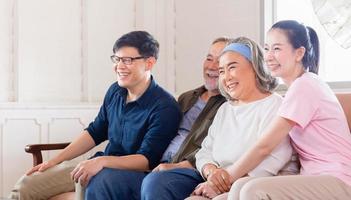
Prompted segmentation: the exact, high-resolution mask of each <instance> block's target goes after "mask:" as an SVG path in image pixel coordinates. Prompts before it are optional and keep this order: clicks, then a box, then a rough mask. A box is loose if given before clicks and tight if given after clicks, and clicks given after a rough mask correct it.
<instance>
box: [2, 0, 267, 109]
mask: <svg viewBox="0 0 351 200" xmlns="http://www.w3.org/2000/svg"><path fill="white" fill-rule="evenodd" d="M200 5H201V6H200ZM0 9H1V12H0V27H1V31H0V42H1V47H0V58H1V59H0V70H1V73H0V102H9V101H10V102H52V103H62V102H66V103H77V102H96V103H99V102H101V100H102V98H103V95H104V93H105V91H106V88H107V87H108V86H109V85H110V84H111V83H112V82H113V81H114V79H115V77H114V74H113V71H112V65H111V62H110V60H109V56H110V55H111V54H112V46H113V43H114V42H115V40H116V39H117V38H118V37H120V36H121V35H122V34H124V33H126V32H129V31H132V30H137V29H144V30H147V31H149V32H151V33H152V34H153V35H154V36H155V37H156V38H157V39H158V40H159V42H160V44H161V49H160V59H159V62H158V64H157V66H156V67H155V68H154V72H153V73H154V75H155V77H156V79H157V81H158V82H159V84H160V85H162V86H163V87H165V88H166V89H168V90H169V91H170V92H171V93H173V94H176V95H178V94H180V93H182V92H184V91H185V90H188V89H191V88H194V87H196V86H198V85H200V84H201V83H202V77H201V67H202V61H203V59H204V57H205V54H206V51H207V48H208V46H209V44H210V42H211V41H212V40H213V39H214V38H216V37H218V36H223V35H225V36H229V37H237V36H241V35H246V36H248V37H251V38H253V39H255V40H259V39H260V30H261V26H260V13H261V11H260V3H259V2H257V1H255V0H248V1H247V0H235V1H233V0H221V1H217V2H216V3H214V2H213V1H212V0H192V1H186V0H169V1H164V0H148V1H145V0H144V1H140V0H139V1H137V0H134V1H131V0H130V1H124V0H104V1H103V2H101V1H98V0H89V1H88V0H61V1H58V0H48V1H42V0H2V1H1V2H0ZM248 13H250V14H248Z"/></svg>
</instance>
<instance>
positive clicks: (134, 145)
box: [86, 77, 181, 169]
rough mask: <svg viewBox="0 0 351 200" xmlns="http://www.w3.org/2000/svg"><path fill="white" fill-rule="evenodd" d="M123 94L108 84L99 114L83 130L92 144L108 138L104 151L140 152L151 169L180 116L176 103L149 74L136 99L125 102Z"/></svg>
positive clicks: (121, 89)
mask: <svg viewBox="0 0 351 200" xmlns="http://www.w3.org/2000/svg"><path fill="white" fill-rule="evenodd" d="M126 98H127V90H126V89H125V88H122V87H120V86H118V84H117V83H114V84H112V85H111V87H110V88H109V89H108V91H107V93H106V95H105V98H104V102H103V105H102V106H101V108H100V111H99V114H98V115H97V117H96V118H95V120H94V121H93V122H91V123H90V124H89V126H88V128H87V129H86V130H87V131H88V132H89V134H90V135H91V137H92V138H93V140H94V142H95V144H96V145H98V144H100V143H101V142H103V141H105V140H109V143H108V144H107V146H106V149H105V151H104V155H106V156H107V155H115V156H125V155H131V154H142V155H144V156H145V157H146V158H147V159H148V161H149V167H150V169H152V168H154V167H155V166H157V165H158V164H159V161H160V159H161V157H162V154H163V152H164V151H165V150H166V148H167V146H168V144H169V143H170V142H171V140H172V139H173V138H174V137H175V135H176V134H177V130H178V127H179V123H180V119H181V112H180V109H179V106H178V103H177V102H176V101H175V99H174V98H173V97H172V96H171V95H170V94H169V93H168V92H166V91H165V90H164V89H162V88H161V87H160V86H158V85H157V84H156V83H155V81H154V80H153V78H152V77H151V83H150V85H149V87H148V89H147V90H146V91H145V92H144V93H143V94H142V95H141V96H140V97H139V98H138V99H137V100H136V101H133V102H129V103H127V104H126Z"/></svg>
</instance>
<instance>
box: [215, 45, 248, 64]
mask: <svg viewBox="0 0 351 200" xmlns="http://www.w3.org/2000/svg"><path fill="white" fill-rule="evenodd" d="M227 51H233V52H237V53H239V54H240V55H242V56H244V57H245V58H246V59H248V60H249V61H250V62H252V57H251V50H250V48H249V47H248V46H246V45H244V44H241V43H231V44H229V45H228V46H226V47H225V48H224V49H223V51H222V54H223V53H225V52H227Z"/></svg>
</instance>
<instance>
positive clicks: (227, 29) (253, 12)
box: [175, 0, 260, 95]
mask: <svg viewBox="0 0 351 200" xmlns="http://www.w3.org/2000/svg"><path fill="white" fill-rule="evenodd" d="M198 5H201V6H198ZM194 8H196V10H194ZM259 8H260V7H259V1H257V0H247V1H233V0H222V1H216V2H215V3H214V2H213V1H212V0H193V1H187V0H177V1H175V10H176V11H175V13H176V14H175V15H176V46H175V50H176V93H177V94H178V95H179V94H181V93H182V92H184V91H186V90H189V89H192V88H194V87H197V86H199V85H201V84H202V83H203V79H202V63H203V60H204V59H205V56H206V54H207V50H208V47H209V46H210V44H211V42H212V40H213V39H215V38H217V37H219V36H228V37H238V36H243V35H245V36H247V37H250V38H251V39H254V40H259V36H260V32H259V30H260V27H259V26H258V25H259V17H258V16H259V14H260V10H259Z"/></svg>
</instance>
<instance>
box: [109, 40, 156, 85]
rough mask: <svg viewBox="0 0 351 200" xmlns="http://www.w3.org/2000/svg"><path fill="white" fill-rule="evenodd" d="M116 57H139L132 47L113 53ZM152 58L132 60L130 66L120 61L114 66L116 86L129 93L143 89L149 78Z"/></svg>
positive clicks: (153, 60) (152, 62) (153, 61)
mask: <svg viewBox="0 0 351 200" xmlns="http://www.w3.org/2000/svg"><path fill="white" fill-rule="evenodd" d="M115 56H118V57H133V58H134V57H140V54H139V52H138V50H137V49H136V48H134V47H127V46H126V47H122V48H120V49H118V51H117V52H116V53H115ZM155 62H156V61H155V59H154V58H153V57H150V58H144V59H136V60H133V61H132V63H131V64H130V65H126V64H124V63H123V62H122V60H121V61H119V62H118V63H116V64H114V71H115V72H116V75H117V82H118V85H119V86H121V87H124V88H126V89H128V90H130V91H133V90H137V89H138V88H143V87H145V83H146V82H147V81H148V79H149V77H150V70H151V68H152V66H153V64H154V63H155Z"/></svg>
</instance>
